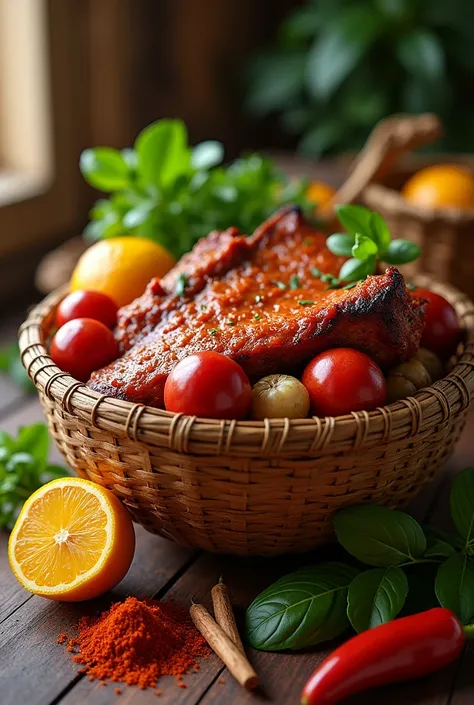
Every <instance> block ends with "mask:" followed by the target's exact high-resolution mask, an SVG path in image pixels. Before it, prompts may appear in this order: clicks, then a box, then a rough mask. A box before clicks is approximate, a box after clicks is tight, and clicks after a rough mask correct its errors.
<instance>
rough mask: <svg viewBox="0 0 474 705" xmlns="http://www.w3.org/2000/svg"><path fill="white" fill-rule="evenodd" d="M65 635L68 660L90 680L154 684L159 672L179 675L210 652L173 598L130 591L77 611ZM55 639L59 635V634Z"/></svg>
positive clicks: (140, 686)
mask: <svg viewBox="0 0 474 705" xmlns="http://www.w3.org/2000/svg"><path fill="white" fill-rule="evenodd" d="M78 632H79V633H78V635H77V637H74V638H73V639H70V640H69V642H68V643H69V650H72V648H71V647H73V648H74V651H76V654H75V656H74V657H73V660H74V661H75V662H76V663H80V664H82V665H83V669H82V672H83V673H86V674H87V675H88V676H89V679H90V680H93V679H95V678H97V679H100V680H102V681H103V680H105V679H108V680H111V681H115V682H119V683H126V684H127V685H138V687H139V688H148V687H150V688H154V687H156V684H157V682H158V680H159V678H160V677H161V676H164V675H174V676H176V677H177V678H178V680H180V679H181V677H182V676H183V675H184V674H185V673H187V672H188V671H189V670H190V669H192V668H193V667H194V669H195V670H197V669H198V667H199V666H198V664H197V661H196V659H197V658H198V657H200V656H207V655H208V654H209V652H210V649H209V647H208V646H207V644H206V642H205V640H204V638H203V637H202V636H201V635H200V634H199V632H198V631H197V630H196V628H195V627H194V625H193V623H192V621H191V619H190V617H189V615H188V613H187V612H186V611H185V610H184V609H182V608H181V607H179V605H175V604H173V603H165V602H159V601H157V600H151V599H147V600H138V599H137V598H135V597H129V598H127V599H126V600H125V602H117V603H115V604H113V605H112V606H111V608H110V609H109V610H107V611H106V612H103V613H102V614H101V615H99V616H96V617H82V618H81V619H80V620H79V624H78ZM64 636H65V635H60V637H61V639H60V640H58V641H59V643H62V642H63V641H64V639H63V637H64Z"/></svg>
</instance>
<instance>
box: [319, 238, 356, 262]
mask: <svg viewBox="0 0 474 705" xmlns="http://www.w3.org/2000/svg"><path fill="white" fill-rule="evenodd" d="M354 244H355V237H354V235H348V234H347V233H334V234H333V235H330V236H329V237H328V239H327V240H326V247H327V248H328V250H329V251H330V252H332V253H333V255H338V256H340V257H350V256H351V255H352V247H353V246H354Z"/></svg>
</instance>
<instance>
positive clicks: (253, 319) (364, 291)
mask: <svg viewBox="0 0 474 705" xmlns="http://www.w3.org/2000/svg"><path fill="white" fill-rule="evenodd" d="M325 241H326V236H325V235H324V234H323V233H320V232H319V231H317V230H315V229H314V228H313V227H312V226H310V225H309V224H308V223H306V222H305V221H304V219H303V218H302V216H301V213H300V211H299V210H297V209H287V210H285V211H283V212H280V213H278V214H276V215H275V216H273V217H272V218H270V219H269V220H268V221H266V222H265V223H264V224H263V225H262V226H261V227H260V228H259V229H258V230H257V231H256V232H255V233H254V235H252V236H251V237H248V238H245V237H243V236H241V235H239V234H238V232H237V231H236V230H235V229H230V230H227V231H226V232H224V233H212V234H211V235H210V236H209V237H208V238H205V239H203V240H201V241H199V242H198V244H197V245H196V247H195V248H194V250H193V251H192V252H190V253H189V254H188V255H186V256H185V257H183V258H182V260H181V261H180V262H179V263H178V265H177V266H176V267H175V268H174V269H173V270H171V272H170V273H169V274H168V275H167V276H166V277H165V278H164V279H163V280H161V282H159V281H157V280H152V282H150V284H149V285H148V287H147V290H146V292H145V293H144V294H143V296H142V297H140V298H139V299H137V300H136V301H134V302H133V303H132V304H130V305H129V306H126V307H124V308H123V309H121V310H120V311H119V319H118V328H117V337H118V339H119V342H120V345H121V348H122V350H123V351H124V353H125V354H124V355H123V356H122V357H121V358H119V359H118V360H116V361H115V362H113V363H112V364H111V365H109V366H108V367H106V368H104V369H103V370H99V371H98V372H95V373H94V374H93V375H92V377H91V380H90V382H89V386H91V387H92V388H93V389H96V390H97V391H100V392H102V393H104V394H109V395H112V396H116V397H120V398H122V399H129V400H130V401H134V402H141V403H144V404H149V405H152V406H162V405H163V389H164V384H165V381H166V377H167V376H168V374H169V373H170V371H171V370H172V369H173V367H174V365H175V364H176V363H177V362H178V361H179V360H181V359H182V358H183V357H186V356H187V355H190V354H192V353H194V352H198V351H202V350H215V351H216V352H221V353H223V354H225V355H228V356H229V357H231V358H233V359H234V360H236V361H237V362H238V363H239V364H240V365H242V367H243V368H244V370H245V371H246V372H247V374H248V375H249V376H250V377H251V379H258V378H259V377H263V376H264V375H267V374H271V373H274V372H281V373H293V374H298V373H299V371H300V370H301V369H302V367H303V366H304V364H305V363H306V362H308V361H309V360H310V359H311V358H312V357H313V356H314V355H315V354H317V353H318V352H320V351H322V350H325V349H328V348H331V347H335V346H341V345H343V346H347V347H354V348H358V349H359V350H362V351H364V352H366V353H368V354H369V355H370V356H371V357H372V358H374V359H375V360H376V361H377V362H378V363H379V364H380V365H381V366H382V367H388V366H390V365H392V364H396V363H397V362H399V361H401V360H404V359H407V358H409V357H410V356H412V355H413V354H414V353H415V352H416V350H417V348H418V345H419V341H420V337H421V330H422V325H423V315H424V310H423V304H422V303H421V302H420V301H419V300H417V299H413V298H412V297H411V296H410V295H409V293H408V291H407V289H406V287H405V283H404V280H403V277H402V275H401V274H400V273H399V271H398V270H397V269H395V268H394V267H391V268H389V269H387V271H386V272H385V273H384V274H381V275H379V276H372V277H368V278H367V279H366V280H365V281H364V282H362V283H360V284H358V285H357V286H356V287H354V288H353V289H349V290H346V289H337V290H326V287H327V284H326V283H325V282H324V281H321V279H320V278H317V277H315V275H314V269H315V268H316V269H318V270H320V271H321V272H329V273H333V274H337V272H338V271H339V268H340V266H341V264H342V262H343V261H344V260H343V259H342V258H340V257H336V256H335V255H333V254H331V253H330V252H329V250H328V249H327V248H326V245H325ZM183 288H184V295H180V294H179V293H176V291H180V290H181V293H182V289H183Z"/></svg>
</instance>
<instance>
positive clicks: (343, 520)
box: [334, 504, 426, 567]
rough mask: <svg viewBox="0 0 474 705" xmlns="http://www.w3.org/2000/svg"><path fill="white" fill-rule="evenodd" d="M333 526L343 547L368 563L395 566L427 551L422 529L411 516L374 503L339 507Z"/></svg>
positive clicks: (414, 558) (417, 557)
mask: <svg viewBox="0 0 474 705" xmlns="http://www.w3.org/2000/svg"><path fill="white" fill-rule="evenodd" d="M334 529H335V531H336V536H337V538H338V541H339V543H340V544H341V545H342V546H343V548H345V549H346V551H348V552H349V553H350V554H351V555H353V556H354V557H355V558H357V559H358V560H359V561H362V562H363V563H367V564H368V565H374V566H381V567H383V566H387V567H390V566H396V565H400V564H402V563H407V562H412V561H415V560H417V559H419V558H421V557H422V556H423V554H424V552H425V551H426V538H425V535H424V533H423V529H422V528H421V526H420V525H419V524H418V522H417V521H415V519H413V517H411V516H410V515H409V514H405V512H401V511H399V510H396V509H388V508H387V507H381V506H378V505H376V504H367V505H361V506H358V507H348V508H347V509H341V511H339V512H338V513H337V514H336V516H335V517H334Z"/></svg>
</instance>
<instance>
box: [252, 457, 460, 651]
mask: <svg viewBox="0 0 474 705" xmlns="http://www.w3.org/2000/svg"><path fill="white" fill-rule="evenodd" d="M450 503H451V516H452V519H453V522H454V525H455V527H456V530H457V534H456V535H449V534H445V533H444V532H441V531H438V530H436V529H433V528H431V527H423V528H422V527H421V526H420V524H419V523H418V522H417V521H415V519H413V517H411V516H410V515H409V514H406V513H405V512H401V511H397V510H394V509H387V508H386V507H381V506H377V505H362V506H358V507H349V508H347V509H343V510H341V511H340V512H338V513H337V514H336V516H335V519H334V528H335V532H336V536H337V539H338V541H339V544H340V546H341V547H342V548H343V549H344V550H345V552H346V553H345V556H346V558H345V560H344V561H341V562H326V563H321V564H319V565H315V566H310V567H307V568H303V569H302V570H298V571H296V572H294V573H291V574H290V575H286V576H285V577H283V578H280V580H277V581H276V582H275V583H274V584H273V585H271V586H270V587H268V588H267V589H266V590H264V592H262V593H261V594H260V595H259V596H258V597H257V598H256V599H255V600H254V602H252V604H251V605H250V607H249V608H248V610H247V615H246V635H247V640H248V642H249V644H250V645H251V646H253V647H254V648H256V649H262V650H264V651H280V650H283V649H294V650H296V649H304V648H309V647H312V646H315V645H316V644H319V643H321V642H323V641H327V640H329V639H333V638H335V637H337V636H339V635H340V634H342V633H343V632H344V631H345V630H346V629H348V628H349V626H352V627H353V629H354V630H355V631H356V632H362V631H365V630H366V629H371V628H372V627H376V626H378V625H379V624H383V623H385V622H389V621H390V620H392V619H394V618H395V617H397V615H399V614H400V613H401V612H402V611H403V612H404V613H408V614H409V613H413V612H420V611H423V610H426V609H429V608H430V607H434V606H435V605H437V604H439V605H441V606H442V607H447V608H448V609H450V610H452V611H453V612H454V613H455V614H456V615H457V616H458V618H459V619H460V620H461V622H462V623H463V624H471V623H472V621H473V620H474V468H467V469H466V470H463V471H462V472H461V473H459V475H458V476H457V477H456V479H455V480H454V482H453V485H452V488H451V497H450ZM352 559H356V561H353V560H352ZM367 566H369V568H367Z"/></svg>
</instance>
